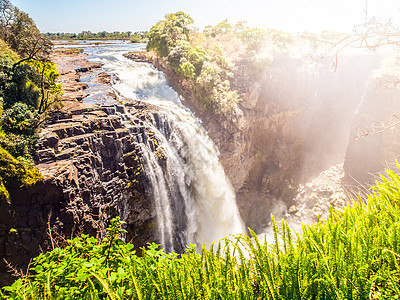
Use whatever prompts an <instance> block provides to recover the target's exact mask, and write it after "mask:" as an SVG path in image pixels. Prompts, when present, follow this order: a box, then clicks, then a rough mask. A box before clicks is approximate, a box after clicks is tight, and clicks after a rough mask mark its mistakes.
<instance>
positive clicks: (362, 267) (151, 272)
mask: <svg viewBox="0 0 400 300" xmlns="http://www.w3.org/2000/svg"><path fill="white" fill-rule="evenodd" d="M120 225H121V222H120V221H119V219H114V220H113V223H112V224H111V226H110V227H109V234H108V236H107V237H106V238H105V239H104V240H103V241H99V240H96V239H95V238H93V237H89V236H85V235H83V236H82V237H79V238H75V239H73V240H70V241H69V246H67V247H66V248H64V249H59V248H57V249H55V250H53V251H52V252H48V253H46V254H42V255H40V256H39V257H37V258H36V259H35V260H34V262H33V264H32V266H31V271H30V272H31V275H29V276H27V277H24V278H20V279H18V280H17V281H16V282H15V283H14V284H13V285H12V286H9V287H5V288H3V292H4V297H5V298H6V299H139V300H143V299H399V295H400V268H399V263H400V177H399V176H398V175H397V174H396V173H394V172H393V171H387V177H383V176H382V177H381V182H380V183H378V184H377V185H376V186H375V187H373V188H372V193H371V195H369V196H368V199H366V200H364V201H363V200H361V199H359V200H356V201H353V204H352V205H348V206H347V207H346V208H345V209H344V210H343V211H342V212H340V211H336V210H333V209H331V211H330V215H329V217H328V219H327V220H323V221H322V220H321V221H319V222H318V223H317V224H315V225H303V234H302V235H299V234H295V233H293V232H292V230H291V229H290V227H289V226H288V225H287V223H286V222H285V221H284V220H283V221H282V224H281V226H278V224H277V222H275V220H273V226H274V233H275V242H274V243H273V244H267V242H266V241H265V240H264V241H261V240H259V238H258V237H257V236H256V235H255V234H254V233H253V234H252V236H251V237H249V236H246V235H240V236H235V237H229V238H227V239H224V240H221V241H220V242H218V243H216V244H215V245H212V246H211V247H210V249H206V248H205V247H203V249H202V251H201V253H195V246H194V245H190V246H189V247H188V248H187V250H186V253H184V254H181V255H178V254H176V253H168V254H167V253H164V251H163V250H162V249H159V246H158V245H156V244H149V246H148V247H147V248H146V249H143V255H142V256H141V257H139V256H137V255H136V254H135V251H134V250H133V245H131V244H129V243H125V242H123V241H122V240H121V239H120V235H121V234H122V233H123V230H121V229H120Z"/></svg>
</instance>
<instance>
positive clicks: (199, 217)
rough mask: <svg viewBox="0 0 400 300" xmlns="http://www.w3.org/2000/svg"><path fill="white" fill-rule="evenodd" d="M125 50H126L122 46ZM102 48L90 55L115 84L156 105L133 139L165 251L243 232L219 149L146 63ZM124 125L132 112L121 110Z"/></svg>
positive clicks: (128, 95)
mask: <svg viewBox="0 0 400 300" xmlns="http://www.w3.org/2000/svg"><path fill="white" fill-rule="evenodd" d="M125 52H126V50H125ZM123 53H124V51H118V49H115V48H114V49H111V50H109V49H106V50H103V51H102V52H99V53H98V54H97V56H96V55H94V56H93V57H94V59H95V60H96V61H100V62H102V63H104V64H105V65H104V66H103V69H105V70H106V71H107V72H108V73H109V74H114V75H115V76H116V77H117V78H118V81H117V82H116V83H115V84H114V88H115V89H116V90H117V91H118V93H120V94H121V95H123V96H124V97H126V98H127V99H134V100H139V101H143V102H146V103H149V104H151V105H152V106H154V107H157V109H156V112H154V113H153V114H152V117H151V118H150V120H149V121H144V123H145V126H146V132H145V133H144V134H143V135H141V136H139V137H138V138H137V140H136V142H137V145H138V146H139V147H140V151H141V155H140V159H141V163H142V166H143V170H144V172H145V175H146V177H147V178H148V183H149V185H148V192H149V194H151V196H152V199H153V201H154V205H155V209H156V214H157V223H158V234H159V239H160V242H161V244H162V246H163V247H164V248H165V249H166V250H167V251H175V252H182V251H183V250H184V249H185V248H186V246H187V245H188V244H190V243H193V244H197V246H198V249H199V248H200V247H201V246H202V245H203V244H204V243H206V244H207V245H208V246H209V245H210V244H211V243H212V242H214V241H217V240H219V239H221V238H224V237H226V236H227V235H229V234H239V233H242V232H243V224H242V221H241V219H240V216H239V213H238V209H237V206H236V200H235V194H234V191H233V188H232V186H231V184H230V182H229V180H228V179H227V177H226V176H225V173H224V170H223V167H222V165H221V164H220V162H219V160H218V155H219V153H218V150H217V149H216V147H215V145H214V144H213V142H212V141H211V140H210V138H209V137H208V135H207V132H206V131H205V130H204V129H203V128H202V126H201V125H200V123H199V121H198V120H197V119H196V118H195V117H194V116H193V115H192V114H191V112H190V111H189V110H188V109H187V108H185V107H184V106H183V105H182V104H181V102H180V99H179V95H178V94H177V93H176V92H175V91H174V90H173V89H172V88H171V87H169V86H168V85H167V84H166V81H165V78H164V75H163V74H162V73H161V72H159V71H157V70H155V69H154V68H153V67H152V66H151V65H150V64H147V63H137V62H133V61H130V60H128V59H126V58H125V57H123ZM123 115H124V116H123V117H124V118H125V119H126V121H125V124H126V126H127V127H132V125H131V123H133V122H132V120H133V117H132V116H131V115H130V114H129V113H128V112H126V111H125V112H124V113H123Z"/></svg>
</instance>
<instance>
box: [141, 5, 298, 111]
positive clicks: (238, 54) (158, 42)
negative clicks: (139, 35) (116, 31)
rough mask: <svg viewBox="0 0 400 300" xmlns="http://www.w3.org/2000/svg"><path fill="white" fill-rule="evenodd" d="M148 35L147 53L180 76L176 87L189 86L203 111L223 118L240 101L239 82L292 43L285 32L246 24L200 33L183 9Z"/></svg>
mask: <svg viewBox="0 0 400 300" xmlns="http://www.w3.org/2000/svg"><path fill="white" fill-rule="evenodd" d="M147 37H148V43H147V51H150V52H152V53H154V54H155V55H156V56H157V57H158V58H160V62H161V63H162V65H163V67H165V68H166V69H167V70H170V71H173V72H174V73H175V74H176V75H177V76H178V78H179V81H180V82H179V85H180V87H183V88H184V89H187V90H189V91H190V92H191V93H192V94H193V95H194V96H195V98H196V99H197V101H198V102H199V105H200V106H201V108H203V109H204V110H210V109H214V110H215V111H216V112H217V113H219V112H221V113H223V114H224V115H226V116H227V117H232V116H233V115H234V114H235V113H237V110H236V105H237V103H238V102H239V101H241V97H240V94H239V91H238V88H239V84H238V81H242V82H247V81H249V80H250V81H254V80H255V79H256V78H257V80H259V79H260V77H261V76H260V74H261V73H262V71H264V70H265V69H266V67H267V66H268V65H269V64H270V63H271V62H272V58H273V55H274V54H275V53H278V52H279V53H283V52H284V51H285V49H286V48H287V46H288V45H290V44H291V43H293V42H294V37H293V36H292V35H291V34H289V33H285V32H281V31H277V30H269V31H264V30H262V29H258V28H249V27H247V26H246V25H245V23H244V22H238V23H237V24H235V25H232V24H230V23H229V22H228V21H227V20H224V21H222V22H221V23H219V24H217V25H216V26H214V27H212V26H207V27H206V28H205V29H204V31H203V32H199V31H198V30H197V29H196V28H195V27H193V19H192V18H191V17H190V16H188V15H187V14H185V13H183V12H177V13H172V14H168V15H166V16H165V20H164V21H160V22H158V23H157V24H156V25H154V26H153V27H152V28H151V29H150V31H149V33H148V35H147ZM267 44H268V47H266V46H265V45H267ZM239 77H240V78H239ZM250 77H251V78H250Z"/></svg>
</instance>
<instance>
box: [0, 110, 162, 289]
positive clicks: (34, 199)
mask: <svg viewBox="0 0 400 300" xmlns="http://www.w3.org/2000/svg"><path fill="white" fill-rule="evenodd" d="M137 123H138V125H137V127H136V128H135V131H136V135H139V134H143V133H144V131H145V129H144V127H143V126H142V125H143V124H141V123H142V122H141V121H140V120H138V122H137ZM37 149H38V150H37V151H36V162H37V166H38V168H39V170H40V171H41V172H42V174H43V175H44V178H45V180H44V181H43V182H38V183H37V184H36V185H34V186H30V187H23V188H21V187H15V188H14V189H13V190H12V191H11V203H1V204H0V206H1V207H0V236H1V237H2V238H1V240H0V257H2V258H4V259H6V260H7V261H8V262H9V263H10V264H11V265H13V266H14V267H17V268H23V269H24V268H26V266H27V262H28V261H29V259H31V258H33V257H35V256H37V255H38V254H39V253H40V252H41V251H46V250H49V249H51V248H52V247H53V245H55V246H57V245H63V244H65V239H66V238H71V237H74V236H77V235H79V234H81V233H85V234H91V235H98V236H102V235H104V234H105V229H106V228H107V226H108V224H109V220H110V219H111V218H113V217H115V216H121V218H122V219H123V220H124V221H125V222H127V224H126V229H127V230H128V233H127V236H126V240H127V241H130V242H132V243H133V244H135V246H136V247H137V249H139V247H141V246H144V245H145V244H146V243H147V242H149V241H157V238H156V236H155V235H154V232H155V231H154V222H155V212H154V210H152V209H151V207H152V203H151V201H150V199H149V197H148V196H147V191H146V176H145V175H144V174H143V172H142V170H141V165H140V161H139V155H140V153H139V151H138V150H137V149H136V147H135V135H134V134H133V135H132V134H131V133H130V131H129V130H128V129H126V128H124V127H123V126H122V124H121V121H120V119H119V118H117V117H113V116H107V114H105V113H104V112H103V111H100V110H96V109H94V110H90V111H87V112H84V111H75V112H72V114H58V115H57V114H55V115H54V116H53V122H51V123H50V124H48V126H46V128H45V129H44V130H42V132H41V135H40V139H39V142H38V144H37ZM49 228H50V229H51V230H50V231H49ZM50 232H51V237H52V238H53V239H54V240H53V244H52V241H51V238H50ZM6 271H7V267H6V265H5V262H4V261H1V262H0V273H2V274H5V272H6ZM8 280H10V278H9V277H8V276H6V275H5V276H3V278H2V282H1V283H2V284H4V283H7V282H9V281H8Z"/></svg>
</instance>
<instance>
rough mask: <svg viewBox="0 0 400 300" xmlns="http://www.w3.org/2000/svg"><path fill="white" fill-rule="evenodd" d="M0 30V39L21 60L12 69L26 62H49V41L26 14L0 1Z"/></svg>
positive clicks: (6, 1) (7, 0)
mask: <svg viewBox="0 0 400 300" xmlns="http://www.w3.org/2000/svg"><path fill="white" fill-rule="evenodd" d="M0 29H1V30H0V38H1V39H2V40H4V41H5V42H6V43H7V44H8V45H9V46H10V47H11V49H12V50H14V51H15V52H17V53H18V55H19V56H20V58H21V59H20V60H19V61H17V62H16V63H15V65H14V68H13V69H15V68H16V66H18V65H20V64H21V63H23V62H25V61H27V60H39V61H49V54H50V51H51V47H52V44H51V42H50V40H49V39H47V38H46V37H45V36H44V35H43V34H41V33H40V31H39V29H38V28H37V27H36V24H35V22H34V21H33V20H32V19H31V18H30V17H29V16H28V14H26V13H24V12H22V11H20V10H19V9H18V8H17V7H15V6H13V5H12V4H11V3H10V2H9V0H0Z"/></svg>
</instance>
